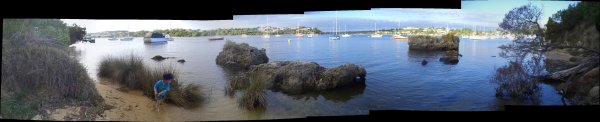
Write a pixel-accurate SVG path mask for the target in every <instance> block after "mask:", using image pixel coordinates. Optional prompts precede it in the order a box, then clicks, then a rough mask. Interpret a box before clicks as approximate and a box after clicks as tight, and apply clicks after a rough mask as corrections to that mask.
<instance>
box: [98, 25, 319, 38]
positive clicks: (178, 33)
mask: <svg viewBox="0 0 600 122" xmlns="http://www.w3.org/2000/svg"><path fill="white" fill-rule="evenodd" d="M148 32H150V31H144V30H142V31H136V32H128V31H105V32H100V33H93V34H92V35H94V36H95V37H113V36H115V37H125V36H127V35H128V34H129V35H131V36H136V37H143V36H144V35H145V34H146V33H148ZM152 32H159V33H165V34H169V35H170V36H172V37H199V36H215V35H219V36H228V35H242V34H246V35H263V34H266V33H269V34H271V35H275V34H281V35H284V34H296V33H298V32H300V33H304V34H308V33H314V34H322V33H323V32H322V31H321V30H319V29H318V28H316V27H305V26H300V29H296V28H287V27H255V28H230V29H222V28H219V29H212V30H199V29H181V28H177V29H160V30H153V31H152Z"/></svg>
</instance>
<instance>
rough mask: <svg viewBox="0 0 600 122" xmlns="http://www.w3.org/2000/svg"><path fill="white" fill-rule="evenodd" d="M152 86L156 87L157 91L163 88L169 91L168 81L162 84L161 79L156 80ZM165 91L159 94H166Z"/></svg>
mask: <svg viewBox="0 0 600 122" xmlns="http://www.w3.org/2000/svg"><path fill="white" fill-rule="evenodd" d="M154 88H155V89H156V92H157V93H159V92H161V91H163V90H167V92H168V91H171V85H170V84H168V83H165V84H164V85H163V80H158V81H156V83H154ZM167 92H165V93H162V94H160V96H163V97H164V96H167Z"/></svg>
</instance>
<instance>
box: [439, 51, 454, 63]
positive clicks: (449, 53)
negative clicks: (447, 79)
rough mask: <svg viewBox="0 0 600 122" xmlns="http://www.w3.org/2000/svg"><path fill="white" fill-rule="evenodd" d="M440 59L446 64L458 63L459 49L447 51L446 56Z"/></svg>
mask: <svg viewBox="0 0 600 122" xmlns="http://www.w3.org/2000/svg"><path fill="white" fill-rule="evenodd" d="M440 61H441V62H444V63H445V64H457V63H458V51H456V50H450V51H446V54H445V55H444V57H441V58H440Z"/></svg>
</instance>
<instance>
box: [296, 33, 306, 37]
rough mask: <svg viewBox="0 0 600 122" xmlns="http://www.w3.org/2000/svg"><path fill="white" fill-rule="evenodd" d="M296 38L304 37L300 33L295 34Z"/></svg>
mask: <svg viewBox="0 0 600 122" xmlns="http://www.w3.org/2000/svg"><path fill="white" fill-rule="evenodd" d="M296 37H304V34H302V33H296Z"/></svg>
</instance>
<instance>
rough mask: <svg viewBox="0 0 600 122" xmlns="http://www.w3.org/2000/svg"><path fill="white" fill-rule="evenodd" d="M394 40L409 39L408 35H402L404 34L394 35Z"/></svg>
mask: <svg viewBox="0 0 600 122" xmlns="http://www.w3.org/2000/svg"><path fill="white" fill-rule="evenodd" d="M392 38H393V39H394V40H407V39H408V37H406V36H402V35H394V37H392Z"/></svg>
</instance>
